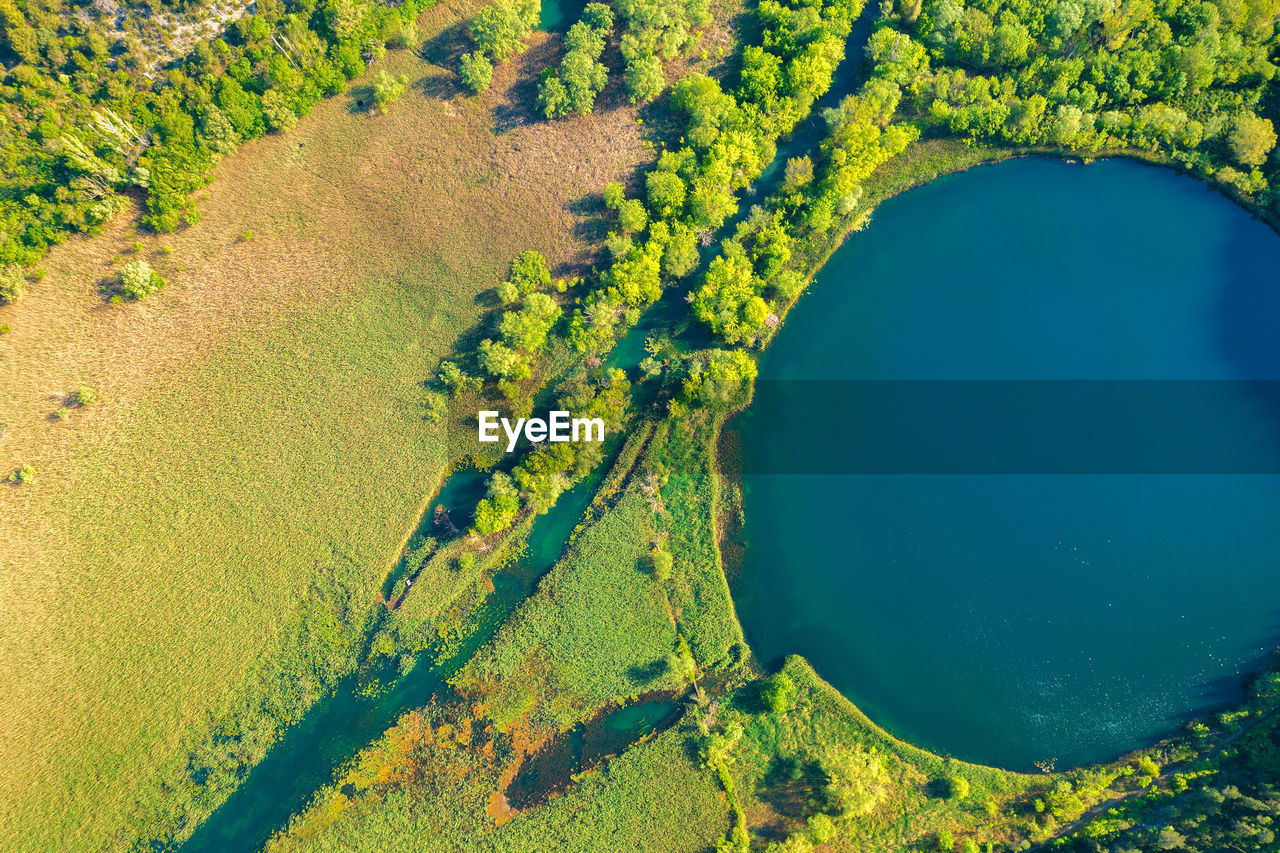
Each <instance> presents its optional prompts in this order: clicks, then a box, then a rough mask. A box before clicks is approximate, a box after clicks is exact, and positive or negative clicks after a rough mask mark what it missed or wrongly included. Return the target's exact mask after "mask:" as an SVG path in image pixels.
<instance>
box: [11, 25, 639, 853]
mask: <svg viewBox="0 0 1280 853" xmlns="http://www.w3.org/2000/svg"><path fill="white" fill-rule="evenodd" d="M475 5H476V4H472V3H449V4H442V5H440V6H437V7H436V8H434V9H432V10H431V11H429V12H428V13H426V15H424V18H423V21H422V29H423V31H424V34H425V37H426V40H425V44H424V49H423V52H422V56H419V55H418V54H416V53H411V52H408V51H396V52H392V53H390V54H388V56H387V59H386V64H387V65H388V66H389V67H390V68H391V70H393V71H395V72H397V73H404V74H407V75H408V76H409V78H410V80H411V82H412V86H411V89H410V91H409V93H408V94H407V95H406V96H405V98H404V99H403V100H402V101H400V102H398V103H395V104H393V105H392V106H391V108H390V110H389V111H388V113H387V114H386V115H376V116H374V115H371V114H370V113H369V112H368V111H367V110H366V109H365V108H364V106H365V105H366V104H367V103H368V94H367V81H362V80H357V81H356V82H355V85H354V87H353V89H352V90H351V93H350V94H348V95H341V96H338V97H336V98H334V99H331V100H329V101H327V102H325V103H323V104H321V105H320V106H319V107H318V108H317V109H316V110H315V111H314V112H313V114H312V115H311V116H309V117H307V118H305V119H304V120H302V121H301V122H300V124H299V126H298V128H297V129H296V130H295V131H294V132H292V133H290V134H288V135H286V136H274V137H269V138H264V139H261V140H258V141H255V142H253V143H250V144H248V145H246V146H245V147H244V148H243V149H242V150H241V151H239V152H237V153H236V154H234V155H233V156H231V157H229V158H227V159H226V160H224V161H223V162H222V163H221V164H220V165H219V167H218V168H217V170H216V172H215V179H214V181H213V183H212V184H211V186H210V187H209V188H208V189H207V190H206V191H205V192H204V194H203V195H204V196H205V197H204V198H203V199H202V201H201V202H200V209H201V213H202V215H203V220H202V221H201V223H200V224H199V225H197V226H195V227H193V228H190V229H188V230H186V231H184V232H182V233H179V234H174V235H165V236H161V237H155V236H148V235H138V234H137V233H136V231H135V227H134V222H135V220H134V219H133V218H131V217H130V216H127V215H122V216H121V217H120V218H119V219H118V220H117V221H116V222H114V223H112V224H111V225H110V226H108V227H107V229H106V232H105V233H104V234H102V235H100V236H97V237H92V238H86V239H77V240H73V241H71V242H70V243H68V244H66V245H64V246H62V247H59V248H58V249H57V250H55V251H54V252H52V253H51V254H50V255H49V257H48V259H47V261H46V263H45V268H46V270H47V272H48V275H47V277H46V278H45V279H44V281H42V282H41V283H40V284H38V285H36V286H33V287H32V289H31V293H30V295H29V296H28V298H27V299H26V300H24V301H22V302H20V303H18V304H17V305H14V306H7V307H5V308H2V309H0V322H2V323H7V324H9V326H10V327H11V329H12V331H11V333H9V334H6V335H3V336H0V423H2V424H3V425H4V426H3V427H0V433H2V434H3V437H2V439H0V462H2V463H3V464H4V466H5V467H6V469H8V470H13V469H15V468H17V467H19V466H20V465H31V466H32V467H33V468H34V470H35V471H36V477H35V480H34V482H31V483H28V484H25V485H22V486H16V487H6V488H4V489H3V490H0V541H4V542H5V544H6V547H5V549H4V550H3V553H2V554H0V584H3V587H4V589H5V595H4V598H3V602H2V603H0V657H2V658H3V660H4V661H5V666H3V667H0V728H2V729H3V732H4V734H3V735H0V766H2V767H3V770H0V804H2V805H0V837H4V838H6V839H9V840H10V842H13V841H14V840H15V839H17V840H18V841H17V842H16V847H9V848H7V849H30V850H43V849H53V848H57V849H77V850H80V849H119V848H122V847H126V846H127V844H128V842H129V841H130V840H131V838H132V837H133V835H134V832H135V830H137V829H138V827H136V826H133V825H131V824H132V822H134V821H141V820H146V819H147V818H148V817H149V816H151V815H153V814H154V812H155V810H156V809H157V808H160V809H163V806H162V805H158V804H159V803H162V801H163V799H164V798H163V796H162V795H161V793H160V790H161V789H160V786H161V784H162V783H164V782H165V781H166V780H169V779H170V778H171V777H172V776H173V774H175V773H181V771H182V770H183V768H184V767H185V765H186V763H187V756H188V754H189V752H190V751H191V750H192V749H194V748H195V746H196V744H197V743H199V742H200V741H201V739H202V738H204V737H205V736H206V734H207V732H208V731H209V729H210V725H211V721H213V720H215V719H218V720H225V718H226V715H227V714H228V713H229V712H230V711H232V710H234V709H236V708H239V707H243V706H256V707H268V708H279V709H282V710H283V711H284V712H286V713H287V712H289V711H290V710H291V709H293V710H296V709H297V708H298V707H301V706H303V705H305V704H306V703H307V702H308V701H309V700H310V699H311V698H312V697H314V695H316V694H317V693H318V692H319V691H320V690H321V689H322V686H323V684H322V682H323V681H324V679H325V677H326V676H327V675H332V674H333V673H335V672H339V671H342V670H343V668H344V667H348V666H350V663H351V660H350V658H351V656H352V653H353V651H354V646H353V645H352V640H353V635H355V634H358V633H359V632H360V631H362V630H363V626H364V624H365V618H366V615H367V613H368V612H369V608H370V607H372V606H373V605H372V599H373V595H374V593H375V591H376V589H377V587H378V585H379V584H380V582H381V581H382V578H383V576H384V574H385V572H386V571H387V569H388V568H389V566H390V564H391V563H392V561H393V560H394V558H395V556H396V554H397V553H398V549H399V547H400V544H401V542H402V540H403V538H404V537H405V536H406V535H407V533H408V532H409V530H410V529H411V528H412V527H413V526H414V524H415V523H416V521H417V517H418V514H419V512H420V510H421V508H422V505H423V503H424V501H425V500H426V498H427V497H428V494H429V492H430V491H431V490H432V489H433V488H434V486H435V483H436V482H437V480H438V476H439V473H440V470H441V468H442V467H443V465H444V464H445V462H446V459H445V453H444V451H443V446H444V443H443V437H442V436H441V435H438V434H437V432H438V431H437V429H436V428H435V427H433V426H432V425H430V424H429V423H428V422H427V421H426V420H425V418H424V416H423V410H422V406H421V402H422V393H423V391H422V389H421V387H420V382H421V381H422V380H423V379H424V378H425V377H427V376H429V375H430V372H431V371H432V370H433V369H434V365H435V363H436V361H437V360H438V359H439V357H440V356H441V355H443V354H446V353H448V352H449V351H450V350H451V349H452V347H453V345H454V342H455V340H456V339H457V337H458V335H459V334H460V333H462V332H464V331H465V330H467V329H468V328H470V327H471V326H472V325H473V324H474V323H475V322H476V320H477V318H478V317H479V316H480V314H481V312H482V311H483V310H485V307H486V301H485V298H484V296H483V294H484V293H485V292H486V291H487V290H489V289H490V288H491V287H492V286H493V285H494V284H495V283H496V281H497V280H499V278H501V277H502V276H503V275H504V274H505V272H506V265H507V263H508V262H509V260H510V258H511V257H513V256H514V255H515V254H517V253H518V252H519V251H521V250H523V249H527V248H535V249H539V250H541V251H543V252H544V253H546V254H547V255H548V256H549V257H550V258H551V259H552V260H553V262H554V263H556V264H558V265H561V266H563V265H574V264H579V265H580V264H581V263H582V262H583V261H584V260H585V259H586V258H587V257H588V255H587V253H588V252H589V251H590V248H589V245H588V244H587V243H586V242H584V241H583V240H582V239H581V238H580V236H579V233H580V232H581V231H582V230H583V229H582V228H581V225H582V223H584V222H585V221H588V220H589V219H590V216H591V211H592V209H593V203H592V201H591V200H592V199H593V198H594V197H595V194H597V193H599V191H600V190H601V189H602V188H603V186H604V184H605V183H606V182H607V181H609V180H614V179H617V178H620V177H623V176H625V175H628V174H630V172H631V171H632V170H633V169H634V167H635V166H636V164H637V163H638V162H640V161H641V160H643V159H644V157H645V156H646V154H645V151H644V149H643V148H642V146H641V144H640V140H639V128H638V127H637V125H636V122H635V117H634V114H632V113H631V112H629V111H628V110H625V109H612V110H609V111H606V112H603V113H601V114H599V115H595V116H591V117H588V118H583V119H575V120H572V121H567V122H559V123H555V124H554V125H552V124H547V123H535V122H532V121H531V120H530V115H529V111H528V107H529V99H528V98H526V97H524V95H525V93H526V92H525V90H527V89H528V88H529V86H530V80H531V79H532V78H533V77H535V76H536V73H537V71H539V70H540V69H541V67H543V66H544V65H545V64H547V63H548V62H549V58H548V55H547V54H548V51H549V50H550V48H549V47H548V46H547V44H546V40H547V37H546V36H543V35H537V36H535V39H534V40H535V44H534V46H533V48H532V49H531V50H530V51H529V53H528V54H525V55H524V56H522V57H519V58H517V59H516V60H514V61H513V62H511V63H508V64H506V65H503V66H501V67H500V68H499V69H498V70H497V73H496V75H495V81H494V87H493V89H492V90H490V92H489V93H488V94H487V95H486V96H484V97H483V98H481V99H467V98H462V97H461V96H460V92H459V89H458V85H457V81H456V77H455V75H454V74H453V73H452V71H451V70H449V69H448V68H445V67H442V66H441V65H435V64H432V61H435V62H442V63H448V62H452V61H453V57H454V56H455V54H456V52H457V50H458V49H459V43H458V42H459V32H460V30H459V28H458V25H457V24H458V21H459V20H460V19H461V18H462V17H463V16H464V15H466V14H468V13H469V11H470V10H471V9H473V8H474V6H475ZM423 57H426V58H423ZM428 60H432V61H428ZM375 71H376V69H375ZM135 241H138V242H140V243H141V244H142V246H141V248H140V250H138V251H139V252H140V254H142V255H143V256H145V257H147V258H148V259H149V260H150V262H151V263H152V264H153V265H154V266H155V267H156V269H157V270H158V271H160V272H161V273H163V274H164V275H166V276H167V277H168V279H169V284H168V286H167V288H166V289H165V290H164V291H162V292H161V293H159V294H157V295H155V296H153V297H151V298H150V299H148V300H147V301H145V302H143V303H137V304H126V305H122V306H111V305H108V304H106V302H105V301H104V300H103V298H102V296H101V294H100V293H99V292H98V287H99V285H100V284H101V283H102V282H103V281H105V280H108V279H109V278H110V277H111V276H113V275H114V274H115V271H116V270H118V268H119V265H120V264H121V263H122V262H124V261H127V260H129V259H130V257H132V255H133V251H134V250H133V249H131V244H133V243H134V242H135ZM81 385H87V386H89V387H91V388H92V389H93V390H94V391H95V392H96V395H97V397H98V402H97V403H95V404H94V405H93V406H91V407H88V408H85V409H73V410H72V411H71V412H70V416H69V417H68V418H66V419H64V420H61V421H54V420H50V419H49V415H50V414H51V413H52V412H55V411H57V410H58V409H59V408H61V407H62V405H63V402H62V397H63V396H64V395H66V394H68V393H70V392H72V391H74V390H75V389H76V388H78V387H79V386H81ZM334 577H339V578H341V582H340V583H333V582H331V581H330V580H328V579H331V578H334ZM335 608H340V609H341V611H342V613H343V615H342V617H341V618H338V619H329V618H328V616H326V615H325V614H327V613H332V612H336V611H335ZM306 614H311V618H321V621H323V622H325V624H324V625H320V626H318V628H317V626H315V625H309V623H305V624H304V620H305V619H307V618H308V617H307V616H306ZM317 614H319V615H318V616H317ZM312 628H317V630H319V629H321V628H322V629H324V630H329V629H332V632H333V635H332V636H329V635H325V636H321V635H320V634H318V633H316V632H315V631H311V629H312ZM308 632H310V633H308ZM299 637H303V638H309V639H308V641H307V643H305V644H304V645H310V646H311V649H312V652H311V655H312V657H311V658H310V659H307V660H305V661H302V667H301V669H299V661H298V660H297V659H296V654H297V652H298V649H299V648H300V642H301V641H300V640H299ZM289 683H292V684H293V685H294V688H293V689H294V690H295V691H296V695H293V696H283V697H282V696H279V695H276V694H277V693H278V692H279V690H280V689H281V685H283V684H289ZM259 740H261V738H260V739H259ZM263 745H264V744H263V743H261V742H258V743H257V744H256V745H255V746H254V748H253V749H248V748H247V749H246V752H245V755H246V756H247V757H248V758H250V759H251V758H252V757H253V755H255V754H259V752H260V749H261V748H262V747H263ZM255 750H257V751H255ZM6 843H8V842H6Z"/></svg>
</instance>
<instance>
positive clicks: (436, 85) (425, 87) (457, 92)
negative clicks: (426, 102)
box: [413, 70, 470, 101]
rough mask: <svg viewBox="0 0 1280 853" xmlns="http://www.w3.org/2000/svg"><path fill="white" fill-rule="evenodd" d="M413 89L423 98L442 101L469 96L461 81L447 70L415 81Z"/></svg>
mask: <svg viewBox="0 0 1280 853" xmlns="http://www.w3.org/2000/svg"><path fill="white" fill-rule="evenodd" d="M413 88H415V89H417V90H418V91H419V92H421V93H422V94H423V96H424V97H427V98H438V99H440V100H442V101H451V100H453V99H454V98H461V97H465V96H466V95H468V94H470V93H469V92H468V91H467V88H466V87H465V86H463V85H462V79H461V78H460V77H458V75H457V74H455V73H453V72H452V71H449V70H444V71H442V73H439V74H428V75H427V76H425V77H422V78H421V79H419V80H418V81H416V82H415V83H414V84H413Z"/></svg>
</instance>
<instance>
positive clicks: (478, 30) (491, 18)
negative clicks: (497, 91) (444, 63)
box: [469, 0, 541, 60]
mask: <svg viewBox="0 0 1280 853" xmlns="http://www.w3.org/2000/svg"><path fill="white" fill-rule="evenodd" d="M540 9H541V5H540V4H539V3H538V2H537V0H521V2H520V3H519V5H517V4H516V3H513V2H511V0H498V2H497V3H494V4H493V5H492V6H486V7H485V8H483V9H481V10H480V11H479V12H478V13H476V16H475V17H473V18H472V19H471V22H470V25H469V27H470V30H471V39H472V40H473V41H474V42H475V45H476V47H477V48H478V49H479V50H480V51H481V52H483V53H484V54H485V55H487V56H488V57H489V58H491V59H496V60H503V59H506V58H507V57H508V56H510V55H511V54H513V53H522V52H523V51H524V49H525V46H524V39H525V38H526V37H527V36H528V35H529V33H530V32H532V31H533V28H534V26H535V25H536V24H537V23H538V14H539V11H540Z"/></svg>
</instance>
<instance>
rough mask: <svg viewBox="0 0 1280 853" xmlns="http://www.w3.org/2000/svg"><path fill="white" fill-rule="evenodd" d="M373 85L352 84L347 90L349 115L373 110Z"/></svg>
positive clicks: (362, 113) (363, 113)
mask: <svg viewBox="0 0 1280 853" xmlns="http://www.w3.org/2000/svg"><path fill="white" fill-rule="evenodd" d="M373 107H374V100H373V87H372V86H352V87H351V88H350V89H348V90H347V112H348V113H350V114H351V115H365V114H367V113H370V112H372V111H373Z"/></svg>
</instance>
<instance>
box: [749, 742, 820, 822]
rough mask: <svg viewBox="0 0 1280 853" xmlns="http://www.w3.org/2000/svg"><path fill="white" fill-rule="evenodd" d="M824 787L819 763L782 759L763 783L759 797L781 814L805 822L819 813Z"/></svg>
mask: <svg viewBox="0 0 1280 853" xmlns="http://www.w3.org/2000/svg"><path fill="white" fill-rule="evenodd" d="M824 784H825V779H824V778H823V774H822V769H821V768H820V767H819V766H818V763H817V762H816V761H811V760H804V759H799V758H794V757H779V758H776V759H774V760H773V761H772V762H771V763H770V765H769V770H768V771H767V772H766V773H765V775H764V778H763V779H761V780H760V796H761V799H763V800H764V801H765V802H767V803H768V804H769V805H770V806H771V807H772V808H773V810H774V811H775V812H777V813H778V814H780V815H783V816H785V817H789V818H795V819H803V818H806V817H808V816H809V815H811V814H814V813H815V812H817V811H819V810H820V808H821V806H822V805H823V802H822V800H823V797H822V791H823V785H824Z"/></svg>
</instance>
